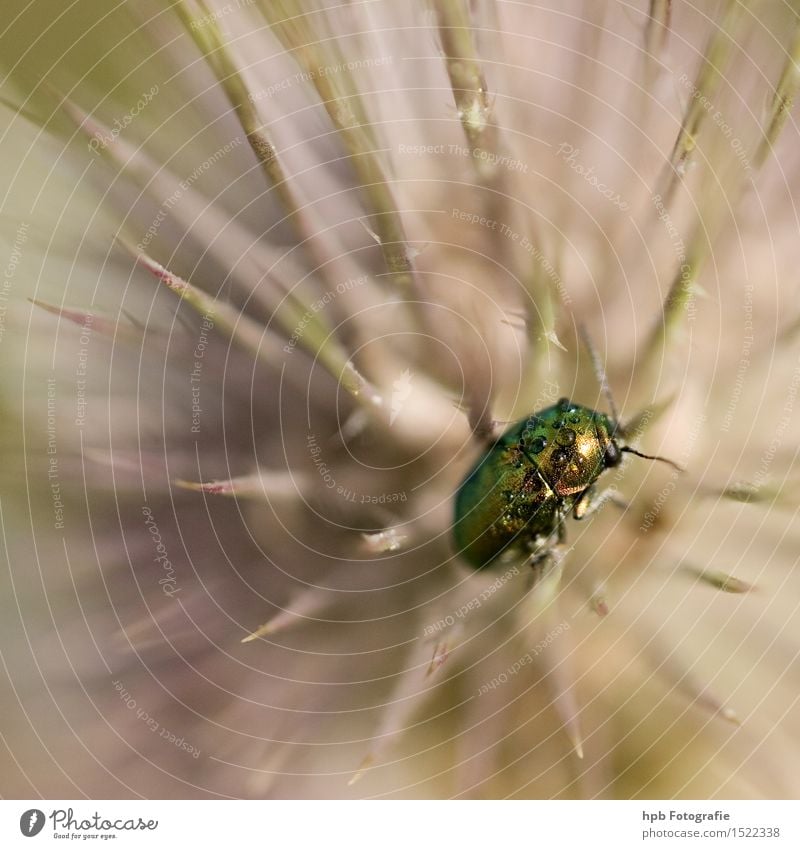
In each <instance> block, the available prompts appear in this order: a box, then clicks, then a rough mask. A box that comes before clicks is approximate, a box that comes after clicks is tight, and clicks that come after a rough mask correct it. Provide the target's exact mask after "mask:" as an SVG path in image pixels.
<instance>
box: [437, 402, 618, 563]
mask: <svg viewBox="0 0 800 849" xmlns="http://www.w3.org/2000/svg"><path fill="white" fill-rule="evenodd" d="M618 431H619V428H618V426H617V424H616V422H614V421H613V420H612V419H611V418H610V417H609V416H607V415H605V414H603V413H598V412H597V411H596V410H591V409H589V408H588V407H582V406H580V405H579V404H573V403H572V402H571V401H570V400H569V399H568V398H562V399H561V400H560V401H559V402H558V403H557V404H555V405H554V406H552V407H547V409H544V410H540V411H539V412H536V413H533V414H532V415H531V416H529V417H528V418H527V419H523V420H522V421H520V422H517V423H516V424H514V425H512V426H511V427H510V428H509V429H508V430H507V431H506V432H505V433H504V434H503V435H502V436H501V437H500V438H499V439H498V440H497V441H496V442H495V443H494V444H493V445H491V446H490V447H489V448H488V450H487V451H486V452H485V453H484V454H483V456H482V457H480V459H479V460H478V462H477V464H476V465H475V467H474V468H473V469H472V471H471V472H470V473H469V474H468V475H467V477H466V478H465V479H464V481H463V483H462V484H461V486H460V488H459V490H458V493H457V495H456V503H455V523H454V526H453V535H454V538H455V544H456V550H457V551H458V553H459V554H460V555H461V556H462V557H464V558H465V559H466V560H467V561H468V562H469V563H470V564H471V565H472V566H474V567H475V568H476V569H482V568H483V567H484V566H488V565H489V564H490V563H491V562H492V561H493V560H494V559H495V558H496V557H498V555H500V554H501V553H502V552H503V551H513V552H519V553H530V552H532V551H534V550H536V549H538V548H541V547H542V546H545V545H546V544H547V543H548V540H550V538H551V537H553V536H554V534H558V536H559V538H562V537H563V523H564V520H565V518H566V517H567V516H568V514H569V513H570V511H572V513H573V515H574V516H575V518H578V519H580V518H583V516H585V515H586V513H587V510H588V509H589V507H590V505H591V503H592V497H593V494H594V490H593V484H594V483H595V482H596V481H597V479H598V478H599V477H600V475H601V474H602V473H603V471H604V470H605V469H608V468H611V467H613V466H618V465H619V464H620V463H621V462H622V451H628V450H630V449H628V448H627V447H626V446H622V445H621V444H620V442H619V440H618V439H617V437H616V434H617V433H618Z"/></svg>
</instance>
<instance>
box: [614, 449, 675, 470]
mask: <svg viewBox="0 0 800 849" xmlns="http://www.w3.org/2000/svg"><path fill="white" fill-rule="evenodd" d="M619 450H620V451H625V452H627V453H628V454H635V455H636V456H637V457H644V459H645V460H658V461H659V462H660V463H667V464H668V465H670V466H672V468H673V469H676V470H677V471H679V472H685V471H686V469H684V468H683V466H679V465H678V464H677V463H675V462H673V461H672V460H668V459H667V458H666V457H656V456H655V454H642V452H641V451H637V450H636V449H635V448H629V447H628V446H627V445H623V446H621V447H620V449H619Z"/></svg>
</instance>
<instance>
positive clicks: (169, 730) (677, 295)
mask: <svg viewBox="0 0 800 849" xmlns="http://www.w3.org/2000/svg"><path fill="white" fill-rule="evenodd" d="M0 39H1V41H0V62H2V66H3V68H4V71H3V88H2V91H3V104H2V107H0V108H2V114H3V117H4V121H3V128H4V129H3V134H2V138H1V139H0V154H1V155H2V160H1V161H2V163H3V165H2V180H3V184H2V198H3V200H2V209H0V216H2V218H1V219H0V220H2V243H3V265H4V269H5V271H4V277H3V288H2V291H0V297H1V298H2V304H0V309H1V310H2V311H1V312H0V315H1V317H2V336H0V349H2V354H3V357H2V362H3V364H4V368H3V373H2V403H3V410H4V415H3V424H2V432H3V435H4V439H3V443H2V444H3V449H4V450H3V463H2V471H0V474H1V475H2V495H1V496H0V508H1V509H2V530H3V543H4V545H3V549H2V550H3V557H4V558H5V559H6V560H7V564H5V565H4V570H3V576H4V584H5V587H4V590H3V610H2V617H0V638H1V639H0V651H1V652H2V659H3V667H2V678H0V680H1V681H2V684H1V685H0V686H2V711H1V713H0V733H2V742H3V747H2V749H0V792H2V794H3V795H4V796H21V797H35V796H39V795H41V796H44V797H80V796H84V795H86V796H89V797H95V798H101V797H127V796H146V797H168V798H172V797H228V796H233V797H240V796H244V797H300V798H309V797H320V796H325V797H337V798H338V797H354V796H381V795H388V796H395V797H408V796H413V797H450V796H457V795H461V796H472V797H474V796H479V797H505V796H519V797H542V798H547V797H584V798H590V797H598V796H599V797H622V798H627V797H635V796H638V797H650V798H653V797H672V796H679V797H687V798H698V797H699V798H704V797H712V796H720V797H787V796H791V797H793V796H796V795H797V793H798V789H800V788H799V787H798V780H797V770H796V768H795V767H794V764H795V761H796V759H797V755H798V750H797V740H798V731H800V729H799V728H798V719H797V716H798V712H797V710H796V706H797V705H796V703H797V693H798V686H797V684H798V659H797V658H798V650H800V612H798V605H797V602H796V599H797V598H798V597H799V595H800V593H799V591H800V585H799V584H800V581H799V579H798V576H797V574H796V570H795V566H796V563H797V558H798V551H800V546H799V545H798V544H799V543H800V526H798V523H797V521H796V514H797V493H798V487H797V480H798V477H797V469H796V455H797V444H798V439H797V436H798V412H797V406H798V399H797V390H798V386H799V385H800V364H799V361H798V350H797V343H798V328H800V321H798V318H799V317H800V316H799V315H798V309H797V301H798V299H797V280H796V269H797V267H798V259H800V239H798V218H797V210H796V208H795V205H794V202H795V197H796V195H797V190H798V185H797V181H798V171H797V162H798V156H800V152H799V151H800V146H798V133H797V127H796V125H795V123H794V120H793V118H792V115H791V105H792V99H793V97H794V93H795V90H796V87H797V84H798V66H797V64H796V63H797V62H798V61H800V48H799V47H798V45H799V44H800V18H798V8H797V4H795V3H789V2H768V0H760V1H759V0H751V2H737V0H718V2H666V1H664V2H656V0H653V2H648V0H636V2H609V3H604V2H589V0H587V1H586V2H566V3H562V2H559V3H555V2H553V3H549V2H510V0H497V2H490V0H484V2H479V1H478V0H475V2H466V0H431V1H430V2H429V3H426V2H422V0H413V2H408V3H397V2H392V1H391V0H374V2H355V0H353V2H341V3H334V2H330V3H328V2H321V0H320V2H311V0H309V2H292V1H291V0H283V2H268V1H267V0H264V1H263V2H262V0H248V2H233V3H227V4H223V3H222V2H218V3H211V2H202V0H194V2H190V0H186V2H179V3H168V2H163V3H160V2H150V0H148V2H137V3H132V2H121V3H118V4H113V5H109V4H108V3H102V2H96V1H95V0H79V2H77V3H74V4H72V5H69V6H64V5H63V4H61V3H57V2H55V0H52V2H51V0H32V1H31V2H29V3H25V4H21V5H20V6H19V9H18V10H16V11H15V16H14V17H11V18H10V19H9V20H7V21H6V22H5V29H4V30H3V32H2V36H0ZM165 284H166V285H165ZM32 301H35V302H36V303H35V304H34V303H32ZM581 326H583V327H585V328H586V330H587V332H588V336H589V337H590V338H591V339H593V340H594V344H595V346H596V347H597V350H598V358H599V359H600V360H601V361H602V362H603V364H604V366H605V370H606V371H607V373H608V378H609V382H610V385H611V388H612V390H613V393H614V395H615V397H616V400H617V404H618V406H619V407H620V409H621V411H622V418H623V420H625V421H632V420H634V421H638V422H639V424H640V425H641V427H640V428H639V431H640V434H641V439H640V441H639V443H638V444H639V445H640V447H641V448H642V449H643V450H646V451H650V452H657V453H659V454H662V455H665V456H668V457H671V458H672V459H674V460H675V461H677V462H679V463H680V464H682V465H684V466H685V467H686V468H687V472H686V474H684V475H676V474H675V473H674V472H673V471H672V469H670V468H669V467H666V466H658V465H651V464H649V463H647V462H645V461H636V460H631V461H630V462H629V463H628V464H626V466H625V468H624V471H623V473H622V474H620V475H617V476H613V480H610V481H609V484H611V483H613V485H614V486H616V487H617V489H618V490H619V493H620V495H621V496H622V497H623V498H624V499H625V500H626V501H628V502H629V505H630V506H629V507H628V509H626V510H618V509H615V508H614V507H613V506H609V507H607V508H605V509H604V511H602V512H601V513H599V514H598V515H597V516H595V517H593V518H592V519H591V521H589V522H587V523H584V524H583V525H580V526H579V525H576V524H575V523H573V522H570V523H569V524H570V527H569V540H570V544H571V546H572V549H571V551H570V552H569V555H568V557H567V558H566V560H565V561H564V563H563V571H562V574H560V575H559V576H555V577H556V578H560V581H557V580H555V579H552V580H548V581H540V582H539V583H538V584H537V585H536V586H534V587H533V589H532V590H531V589H530V583H531V580H530V579H531V576H530V574H529V572H530V570H529V568H528V567H525V566H524V564H518V565H515V564H513V563H512V564H504V565H502V566H501V567H498V568H497V569H495V570H494V571H487V572H486V573H485V574H484V573H481V574H475V573H472V572H471V571H470V570H469V569H468V568H467V567H466V565H465V564H463V563H462V562H461V561H460V560H459V558H458V554H457V552H455V551H454V550H453V549H452V545H451V543H450V539H449V526H450V523H451V521H452V515H451V511H452V494H453V491H454V490H455V488H456V486H457V485H458V482H459V480H460V479H461V477H462V476H463V474H464V473H465V472H466V470H467V469H468V468H469V465H470V463H471V462H473V461H474V459H475V457H476V456H477V455H478V453H479V451H480V445H481V439H485V438H486V434H487V433H489V432H492V431H495V432H496V431H497V429H499V428H502V427H503V423H505V422H509V421H513V420H515V419H518V418H520V417H523V416H526V415H528V414H529V413H530V412H531V411H532V410H534V409H536V408H537V407H541V406H545V405H546V404H549V403H552V402H553V401H554V400H555V399H556V398H557V397H559V396H561V395H565V396H570V397H572V398H574V399H575V400H576V401H579V402H581V403H584V404H588V405H589V406H593V407H596V408H598V409H605V408H606V400H605V398H604V397H603V395H602V393H601V391H600V388H599V386H598V383H597V379H596V375H595V371H594V370H593V368H592V366H591V363H590V361H589V359H590V358H589V356H588V354H587V352H586V349H585V347H584V346H582V344H581V342H580V339H579V336H580V330H579V329H580V327H581ZM552 577H553V576H551V578H552ZM466 608H470V609H469V612H468V613H467V615H463V611H465V610H466ZM579 753H582V758H581V757H579ZM353 777H356V778H357V779H358V780H357V781H355V782H353V781H352V778H353Z"/></svg>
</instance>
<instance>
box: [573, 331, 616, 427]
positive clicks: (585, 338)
mask: <svg viewBox="0 0 800 849" xmlns="http://www.w3.org/2000/svg"><path fill="white" fill-rule="evenodd" d="M578 333H580V336H581V341H582V342H583V346H584V348H586V350H587V351H588V352H589V359H590V360H591V361H592V369H593V370H594V376H595V377H596V378H597V382H598V383H599V384H600V391H601V392H602V393H603V395H604V396H605V399H606V403H607V404H608V409H609V410H611V418H612V419H613V420H614V432H615V433H616V432H617V431H619V432H622V428H621V426H620V421H619V413H618V412H617V405H616V404H615V403H614V396H613V395H612V394H611V387H610V386H609V385H608V376H607V375H606V370H605V369H604V368H603V364H602V363H601V362H600V357H599V356H598V354H597V351H596V350H595V348H594V345H593V344H592V340H591V339H590V338H589V333H588V332H587V330H586V327H584V325H583V324H580V323H579V324H578Z"/></svg>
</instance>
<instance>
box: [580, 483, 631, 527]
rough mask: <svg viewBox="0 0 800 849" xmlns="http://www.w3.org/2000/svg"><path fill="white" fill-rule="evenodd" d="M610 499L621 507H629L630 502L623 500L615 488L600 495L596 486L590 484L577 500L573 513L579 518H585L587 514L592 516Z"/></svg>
mask: <svg viewBox="0 0 800 849" xmlns="http://www.w3.org/2000/svg"><path fill="white" fill-rule="evenodd" d="M609 501H611V502H613V503H614V504H616V505H617V506H620V507H626V508H627V507H628V503H627V502H626V501H622V499H620V498H618V496H617V492H616V490H615V489H613V488H609V489H607V490H606V491H605V492H601V493H600V494H599V495H598V494H597V491H596V490H595V488H594V487H593V486H590V487H589V488H588V489H586V490H584V491H583V492H582V493H581V495H580V497H579V498H578V500H577V501H576V502H575V506H574V508H573V510H572V515H573V516H575V518H576V519H578V520H580V519H585V518H586V517H587V516H591V515H592V513H596V512H597V511H598V510H599V509H600V508H601V507H602V506H603V505H604V504H606V503H607V502H609Z"/></svg>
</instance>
